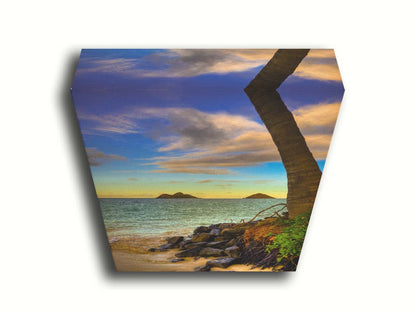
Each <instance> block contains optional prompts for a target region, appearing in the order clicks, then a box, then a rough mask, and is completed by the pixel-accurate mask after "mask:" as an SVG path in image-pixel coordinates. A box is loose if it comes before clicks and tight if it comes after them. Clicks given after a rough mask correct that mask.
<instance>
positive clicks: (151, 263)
mask: <svg viewBox="0 0 416 312" xmlns="http://www.w3.org/2000/svg"><path fill="white" fill-rule="evenodd" d="M182 232H183V231H182ZM169 233H171V232H168V233H164V234H163V235H134V236H125V237H123V236H120V237H115V236H112V235H111V232H107V237H108V241H109V243H110V248H111V253H112V257H113V262H114V265H115V268H116V270H117V271H119V272H194V269H195V268H196V267H200V266H203V265H204V264H205V263H206V262H207V261H209V260H213V259H215V257H196V258H194V257H192V258H184V260H183V261H180V262H176V263H174V262H171V260H172V259H176V258H177V257H175V254H176V253H178V252H179V249H178V248H174V249H169V250H165V251H156V252H151V251H149V249H151V248H155V247H157V246H161V245H163V244H166V240H167V238H168V237H169ZM178 234H181V235H183V236H184V237H188V236H190V235H189V232H187V233H186V234H185V233H181V232H175V233H174V235H178ZM211 271H225V272H272V269H271V268H267V269H261V268H253V267H252V265H246V264H234V265H231V266H229V267H228V268H212V269H211Z"/></svg>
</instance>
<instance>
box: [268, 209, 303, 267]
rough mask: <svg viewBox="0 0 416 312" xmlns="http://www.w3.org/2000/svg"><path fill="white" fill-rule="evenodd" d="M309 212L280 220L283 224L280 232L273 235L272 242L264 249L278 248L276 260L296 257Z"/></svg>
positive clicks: (269, 250) (300, 246)
mask: <svg viewBox="0 0 416 312" xmlns="http://www.w3.org/2000/svg"><path fill="white" fill-rule="evenodd" d="M310 216H311V212H307V213H305V214H302V215H299V216H297V217H296V218H293V219H289V220H283V221H281V223H282V225H283V226H285V227H284V228H283V230H282V233H280V234H278V235H276V236H275V238H274V239H273V241H272V243H271V244H270V245H267V247H266V251H267V252H272V251H273V250H276V249H278V250H279V253H278V255H277V261H279V262H280V261H281V260H282V259H283V258H287V259H292V258H293V257H298V256H299V255H300V251H301V249H302V245H303V240H304V239H305V234H306V229H307V227H308V222H309V218H310Z"/></svg>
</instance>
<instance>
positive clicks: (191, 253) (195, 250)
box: [175, 247, 202, 258]
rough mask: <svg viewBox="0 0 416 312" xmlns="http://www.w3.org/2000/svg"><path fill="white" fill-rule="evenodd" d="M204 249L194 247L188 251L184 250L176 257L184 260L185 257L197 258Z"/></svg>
mask: <svg viewBox="0 0 416 312" xmlns="http://www.w3.org/2000/svg"><path fill="white" fill-rule="evenodd" d="M201 249H202V247H194V248H190V249H187V250H183V251H180V252H178V253H177V254H175V257H178V258H183V257H196V256H198V255H199V252H200V251H201Z"/></svg>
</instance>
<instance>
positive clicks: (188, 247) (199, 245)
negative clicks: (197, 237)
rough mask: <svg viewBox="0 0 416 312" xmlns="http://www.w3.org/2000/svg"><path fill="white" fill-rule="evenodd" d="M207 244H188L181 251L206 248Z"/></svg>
mask: <svg viewBox="0 0 416 312" xmlns="http://www.w3.org/2000/svg"><path fill="white" fill-rule="evenodd" d="M206 244H207V243H206V242H200V243H188V244H186V245H184V246H183V247H182V248H181V250H186V249H191V248H194V247H204V246H205V245H206Z"/></svg>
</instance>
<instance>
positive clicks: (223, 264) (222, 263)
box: [207, 257, 238, 268]
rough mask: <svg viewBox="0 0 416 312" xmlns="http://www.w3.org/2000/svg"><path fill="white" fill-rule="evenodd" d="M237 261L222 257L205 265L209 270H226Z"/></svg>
mask: <svg viewBox="0 0 416 312" xmlns="http://www.w3.org/2000/svg"><path fill="white" fill-rule="evenodd" d="M237 261H238V259H236V258H229V257H222V258H218V259H214V260H210V261H208V262H207V265H208V266H209V267H211V268H228V267H229V266H230V265H232V264H235V263H236V262H237Z"/></svg>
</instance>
